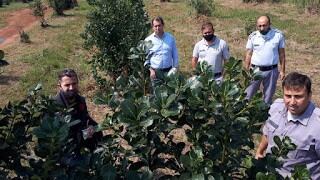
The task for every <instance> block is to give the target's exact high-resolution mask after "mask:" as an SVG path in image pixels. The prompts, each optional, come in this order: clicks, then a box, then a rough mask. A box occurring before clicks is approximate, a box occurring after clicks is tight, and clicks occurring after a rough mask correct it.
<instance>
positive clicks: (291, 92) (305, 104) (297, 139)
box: [256, 72, 320, 179]
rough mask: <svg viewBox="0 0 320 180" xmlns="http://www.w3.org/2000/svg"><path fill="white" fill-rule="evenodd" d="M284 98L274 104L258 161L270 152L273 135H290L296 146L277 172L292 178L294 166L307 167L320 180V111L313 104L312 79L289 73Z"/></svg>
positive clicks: (258, 152) (284, 85)
mask: <svg viewBox="0 0 320 180" xmlns="http://www.w3.org/2000/svg"><path fill="white" fill-rule="evenodd" d="M282 89H283V99H277V100H275V101H274V103H273V104H272V105H271V108H270V110H269V118H268V120H267V121H266V123H265V125H264V127H263V135H262V139H261V142H260V144H259V147H258V149H257V152H256V158H257V159H259V158H262V157H264V152H265V151H266V153H271V147H273V146H274V145H275V143H274V141H273V137H274V136H279V137H280V138H283V137H284V136H288V137H289V138H290V139H291V140H292V142H293V143H294V144H295V145H296V146H297V148H296V150H293V151H290V152H289V153H288V155H287V158H285V159H284V160H283V162H284V163H283V165H282V167H281V168H279V169H277V170H278V172H279V173H280V174H281V175H282V176H283V177H286V176H291V171H292V170H293V169H294V166H295V165H298V164H306V165H307V168H308V169H309V171H310V175H311V178H312V179H320V109H319V108H317V107H315V105H314V104H313V103H312V102H311V94H312V93H311V80H310V79H309V77H307V76H306V75H302V74H299V73H296V72H293V73H290V74H288V76H287V77H285V79H284V80H283V82H282Z"/></svg>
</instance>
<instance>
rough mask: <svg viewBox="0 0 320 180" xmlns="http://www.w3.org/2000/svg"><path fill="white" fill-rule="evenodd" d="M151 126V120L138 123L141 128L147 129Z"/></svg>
mask: <svg viewBox="0 0 320 180" xmlns="http://www.w3.org/2000/svg"><path fill="white" fill-rule="evenodd" d="M152 124H153V119H147V120H145V121H141V122H140V126H143V127H144V128H147V127H149V126H151V125H152Z"/></svg>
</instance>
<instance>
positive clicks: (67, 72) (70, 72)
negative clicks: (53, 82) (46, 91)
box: [58, 68, 78, 81]
mask: <svg viewBox="0 0 320 180" xmlns="http://www.w3.org/2000/svg"><path fill="white" fill-rule="evenodd" d="M65 76H68V77H75V78H77V79H78V75H77V73H76V72H75V71H74V70H73V69H70V68H65V69H63V70H62V71H60V72H59V73H58V78H59V81H61V80H62V78H63V77H65Z"/></svg>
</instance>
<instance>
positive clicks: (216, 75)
mask: <svg viewBox="0 0 320 180" xmlns="http://www.w3.org/2000/svg"><path fill="white" fill-rule="evenodd" d="M220 76H222V72H218V73H214V77H215V78H216V77H220Z"/></svg>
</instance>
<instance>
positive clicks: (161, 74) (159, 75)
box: [151, 68, 171, 91]
mask: <svg viewBox="0 0 320 180" xmlns="http://www.w3.org/2000/svg"><path fill="white" fill-rule="evenodd" d="M170 69H171V68H166V69H164V70H161V69H156V78H154V79H151V85H152V89H153V91H154V88H155V87H157V86H160V85H161V84H163V83H164V81H165V77H166V76H167V74H168V72H169V71H170Z"/></svg>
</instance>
